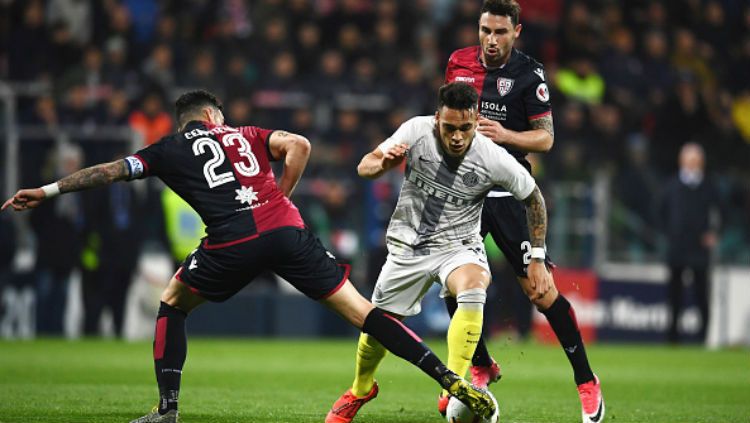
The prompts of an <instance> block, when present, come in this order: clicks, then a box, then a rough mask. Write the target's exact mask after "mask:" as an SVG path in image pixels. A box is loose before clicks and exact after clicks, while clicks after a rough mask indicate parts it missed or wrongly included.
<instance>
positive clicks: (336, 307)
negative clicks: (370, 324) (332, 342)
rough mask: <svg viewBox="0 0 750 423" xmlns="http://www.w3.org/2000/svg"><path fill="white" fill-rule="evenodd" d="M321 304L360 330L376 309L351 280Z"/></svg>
mask: <svg viewBox="0 0 750 423" xmlns="http://www.w3.org/2000/svg"><path fill="white" fill-rule="evenodd" d="M321 302H322V303H323V304H325V305H326V306H327V307H329V308H330V309H332V310H333V311H335V312H336V313H337V314H338V315H339V316H341V317H343V318H344V319H345V320H346V321H348V322H349V323H351V324H352V325H354V326H355V327H357V328H358V329H362V326H363V325H364V323H365V318H367V315H368V314H370V311H372V309H373V308H375V306H374V305H372V303H371V302H369V301H367V299H366V298H365V297H363V296H362V295H361V294H360V293H359V291H357V289H356V288H355V287H354V285H352V283H351V282H350V281H349V280H347V281H346V282H345V283H344V285H342V286H341V288H340V289H339V290H338V291H336V292H335V293H333V295H331V296H330V297H328V298H324V299H323V300H321Z"/></svg>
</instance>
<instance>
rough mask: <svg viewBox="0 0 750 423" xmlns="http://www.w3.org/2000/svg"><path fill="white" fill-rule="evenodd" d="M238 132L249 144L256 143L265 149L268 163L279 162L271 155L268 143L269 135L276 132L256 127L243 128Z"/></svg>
mask: <svg viewBox="0 0 750 423" xmlns="http://www.w3.org/2000/svg"><path fill="white" fill-rule="evenodd" d="M240 130H241V131H242V135H243V136H244V137H245V138H246V139H247V140H248V141H250V143H251V144H252V143H254V141H258V142H260V143H261V144H263V145H264V146H265V147H266V149H265V150H266V155H267V156H268V160H269V161H272V162H275V161H277V160H279V159H277V158H276V157H274V156H273V154H272V153H271V145H270V144H269V142H268V141H269V140H270V138H271V134H273V133H274V132H276V130H275V129H265V128H259V127H257V126H243V127H241V128H240Z"/></svg>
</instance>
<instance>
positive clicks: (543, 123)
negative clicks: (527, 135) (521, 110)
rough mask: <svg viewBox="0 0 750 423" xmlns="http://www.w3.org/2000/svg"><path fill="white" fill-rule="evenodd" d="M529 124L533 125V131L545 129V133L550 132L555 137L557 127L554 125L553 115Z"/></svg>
mask: <svg viewBox="0 0 750 423" xmlns="http://www.w3.org/2000/svg"><path fill="white" fill-rule="evenodd" d="M529 124H531V127H532V128H533V129H544V130H545V131H547V132H549V134H550V135H552V137H553V138H554V137H555V127H554V125H553V123H552V115H551V114H549V115H546V116H542V117H540V118H538V119H534V120H531V121H529Z"/></svg>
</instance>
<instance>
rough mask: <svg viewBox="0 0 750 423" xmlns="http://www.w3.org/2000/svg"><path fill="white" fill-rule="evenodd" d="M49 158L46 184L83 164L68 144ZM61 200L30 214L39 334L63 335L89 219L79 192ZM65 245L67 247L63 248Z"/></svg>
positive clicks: (77, 150)
mask: <svg viewBox="0 0 750 423" xmlns="http://www.w3.org/2000/svg"><path fill="white" fill-rule="evenodd" d="M54 153H55V154H54V155H53V156H52V157H51V158H50V161H49V163H50V165H51V168H50V169H49V170H51V171H50V172H49V175H48V176H47V177H45V178H44V179H45V181H54V180H57V179H59V178H60V177H61V176H63V175H68V174H70V173H71V172H75V171H77V170H79V169H80V168H81V166H82V165H83V160H84V157H83V150H82V149H81V148H80V147H78V146H76V145H72V144H65V145H62V146H61V147H60V148H58V149H57V150H56V151H54ZM67 197H68V196H65V197H58V198H54V199H52V200H50V203H49V204H45V205H44V207H39V208H38V209H35V210H34V212H33V213H32V214H31V227H32V230H33V231H34V234H35V235H36V254H35V255H36V268H35V273H36V310H37V318H36V319H37V320H36V322H37V332H38V333H40V334H45V335H62V334H63V317H64V313H65V308H66V304H67V299H68V282H69V280H70V275H71V272H72V271H73V269H74V268H76V267H77V264H78V263H79V261H80V254H81V248H82V242H83V238H82V237H83V230H84V228H85V225H86V219H87V217H88V216H86V213H85V210H84V207H83V202H82V199H81V196H80V194H79V193H72V195H70V198H67ZM61 245H63V246H65V248H60V246H61Z"/></svg>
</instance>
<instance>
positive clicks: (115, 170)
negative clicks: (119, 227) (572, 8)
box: [1, 160, 129, 211]
mask: <svg viewBox="0 0 750 423" xmlns="http://www.w3.org/2000/svg"><path fill="white" fill-rule="evenodd" d="M128 176H129V173H128V168H127V165H126V164H125V161H124V160H117V161H114V162H110V163H102V164H98V165H95V166H91V167H87V168H85V169H81V170H79V171H77V172H75V173H73V174H70V175H68V176H66V177H64V178H62V179H60V180H59V181H57V182H55V183H52V184H49V185H45V186H43V187H41V188H31V189H22V190H20V191H18V192H17V193H16V195H14V196H13V197H11V198H9V199H8V200H7V201H6V202H5V203H4V204H3V207H2V209H1V210H5V209H6V208H8V207H9V206H10V207H13V209H14V210H16V211H21V210H27V209H33V208H35V207H37V206H39V204H41V203H42V201H44V200H45V199H46V198H49V197H52V196H54V195H57V194H64V193H66V192H73V191H82V190H85V189H90V188H96V187H100V186H103V185H109V184H111V183H113V182H117V181H122V180H125V179H127V178H128Z"/></svg>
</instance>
